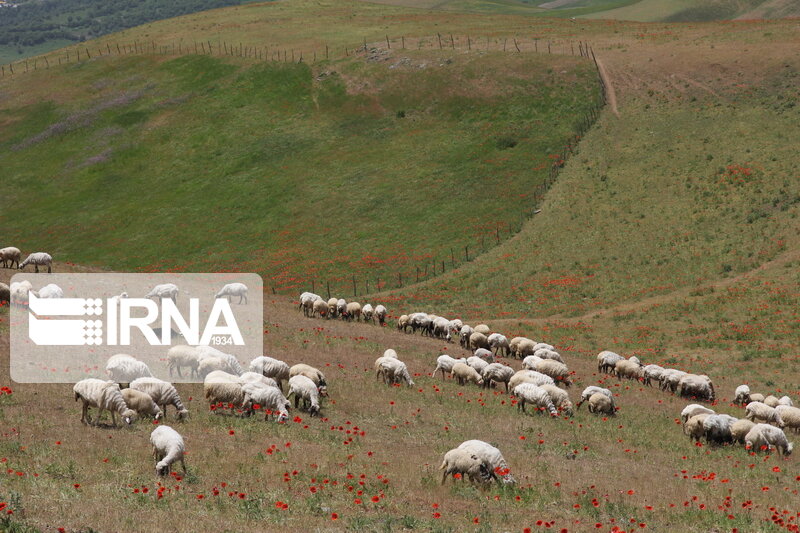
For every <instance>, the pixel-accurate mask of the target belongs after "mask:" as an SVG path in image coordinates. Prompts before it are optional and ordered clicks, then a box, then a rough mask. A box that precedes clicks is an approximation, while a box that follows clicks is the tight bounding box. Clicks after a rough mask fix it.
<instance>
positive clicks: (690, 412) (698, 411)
mask: <svg viewBox="0 0 800 533" xmlns="http://www.w3.org/2000/svg"><path fill="white" fill-rule="evenodd" d="M702 414H707V415H715V414H717V413H716V412H715V411H714V410H713V409H709V408H708V407H704V406H702V405H700V404H696V403H690V404H689V405H687V406H686V407H684V408H683V411H681V422H683V423H684V424H685V423H686V421H687V420H689V419H690V418H692V417H693V416H695V415H702Z"/></svg>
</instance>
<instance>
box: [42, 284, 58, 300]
mask: <svg viewBox="0 0 800 533" xmlns="http://www.w3.org/2000/svg"><path fill="white" fill-rule="evenodd" d="M38 296H39V298H63V297H64V291H63V289H62V288H61V287H59V286H58V285H56V284H55V283H48V284H47V285H45V286H44V287H42V288H41V289H39V292H38Z"/></svg>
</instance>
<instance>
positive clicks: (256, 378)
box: [238, 372, 280, 390]
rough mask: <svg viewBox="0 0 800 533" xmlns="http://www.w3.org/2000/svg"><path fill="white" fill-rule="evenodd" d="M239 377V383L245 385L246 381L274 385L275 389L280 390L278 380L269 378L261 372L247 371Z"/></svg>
mask: <svg viewBox="0 0 800 533" xmlns="http://www.w3.org/2000/svg"><path fill="white" fill-rule="evenodd" d="M238 377H239V383H241V384H242V385H244V384H245V383H257V384H259V385H264V386H265V387H272V388H273V389H278V390H280V387H278V382H277V381H275V380H274V379H272V378H268V377H267V376H265V375H264V374H261V373H260V372H245V373H244V374H242V375H241V376H238Z"/></svg>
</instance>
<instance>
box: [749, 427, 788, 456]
mask: <svg viewBox="0 0 800 533" xmlns="http://www.w3.org/2000/svg"><path fill="white" fill-rule="evenodd" d="M744 445H745V447H746V448H747V449H748V450H750V451H753V452H759V451H762V450H769V449H771V448H773V447H775V448H776V449H777V450H778V454H780V455H784V456H785V455H791V453H792V449H793V448H794V444H792V443H791V442H789V440H788V439H787V438H786V434H785V433H784V432H783V430H781V429H778V428H776V427H774V426H770V425H769V424H756V425H755V426H753V428H752V429H751V430H750V431H748V432H747V435H746V436H745V438H744Z"/></svg>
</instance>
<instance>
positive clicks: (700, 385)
mask: <svg viewBox="0 0 800 533" xmlns="http://www.w3.org/2000/svg"><path fill="white" fill-rule="evenodd" d="M676 394H678V396H689V397H694V398H698V399H704V400H707V401H709V402H713V401H714V399H715V394H714V384H713V383H712V382H711V378H709V377H708V376H706V375H702V374H701V375H696V374H687V375H685V376H683V377H682V378H681V379H680V381H678V387H677V389H676Z"/></svg>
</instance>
